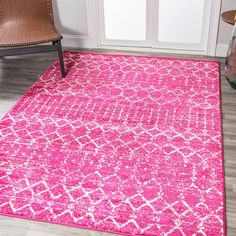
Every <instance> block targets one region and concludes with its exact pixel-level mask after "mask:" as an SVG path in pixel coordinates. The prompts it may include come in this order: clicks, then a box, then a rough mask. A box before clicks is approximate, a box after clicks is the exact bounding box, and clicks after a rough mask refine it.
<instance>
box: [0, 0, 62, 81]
mask: <svg viewBox="0 0 236 236" xmlns="http://www.w3.org/2000/svg"><path fill="white" fill-rule="evenodd" d="M61 39H62V36H61V34H60V33H59V32H58V30H57V29H56V27H55V24H54V19H53V10H52V0H20V1H19V0H0V57H3V56H13V55H21V54H31V53H40V52H50V51H58V54H59V59H60V64H61V74H62V77H65V76H66V73H65V69H64V62H63V55H62V46H61ZM48 42H51V43H52V44H51V45H46V44H45V45H39V44H42V43H48ZM1 48H3V49H1Z"/></svg>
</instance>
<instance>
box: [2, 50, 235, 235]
mask: <svg viewBox="0 0 236 236" xmlns="http://www.w3.org/2000/svg"><path fill="white" fill-rule="evenodd" d="M103 51H104V50H103ZM105 52H107V51H105ZM109 52H112V53H116V52H114V51H109ZM122 53H123V54H124V52H122ZM126 53H129V54H134V53H131V52H126ZM136 54H140V53H136ZM142 55H144V53H142ZM145 55H151V54H146V53H145ZM152 55H155V54H152ZM156 55H157V54H156ZM158 55H160V54H158ZM165 56H166V55H165ZM168 56H171V57H173V56H174V55H168ZM55 57H56V54H55V53H44V54H38V55H33V56H31V55H30V56H29V55H28V56H20V57H11V58H9V57H8V58H4V59H0V117H1V116H2V115H3V114H4V113H6V112H7V111H8V109H9V108H10V107H11V106H12V105H13V104H14V103H15V102H16V101H17V100H18V99H19V97H20V96H22V95H23V94H24V92H25V91H26V90H27V89H28V88H29V86H30V85H32V83H33V82H34V81H35V80H36V78H37V77H38V76H39V75H40V74H41V73H42V72H43V71H44V70H45V69H46V68H47V67H48V66H49V65H50V64H51V62H52V61H53V60H54V59H55ZM178 57H182V56H179V55H178ZM188 57H190V56H188ZM195 58H202V57H199V56H198V57H196V56H195ZM211 59H212V58H211ZM213 59H216V60H218V59H217V58H213ZM223 64H224V60H223V59H221V67H222V70H221V75H222V76H221V79H222V86H221V88H222V107H223V133H224V152H225V175H226V176H225V183H226V184H225V185H226V186H225V188H226V205H227V235H228V236H235V235H236V90H233V89H231V88H230V87H229V85H228V83H227V82H226V80H225V78H224V71H223V66H224V65H223ZM95 235H97V236H102V235H103V236H105V235H112V234H107V233H101V232H94V231H90V230H84V229H78V228H72V227H66V226H61V225H53V224H47V223H40V222H35V221H29V220H22V219H16V218H10V217H3V216H0V236H95ZM113 235H114V234H113ZM212 236H213V235H212ZM214 236H217V235H214Z"/></svg>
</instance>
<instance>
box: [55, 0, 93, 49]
mask: <svg viewBox="0 0 236 236" xmlns="http://www.w3.org/2000/svg"><path fill="white" fill-rule="evenodd" d="M94 1H95V2H96V0H54V1H53V10H54V19H55V23H56V25H57V27H58V29H59V31H60V32H61V34H62V35H63V36H64V39H63V42H62V43H63V45H64V46H69V47H85V48H93V47H96V46H97V32H96V29H93V25H94V24H93V22H92V21H93V20H95V19H96V11H95V9H94V7H93V4H94ZM88 11H89V13H88ZM88 14H92V15H93V16H94V18H93V17H89V18H88V17H87V15H88Z"/></svg>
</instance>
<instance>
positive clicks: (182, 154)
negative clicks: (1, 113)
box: [0, 51, 225, 236]
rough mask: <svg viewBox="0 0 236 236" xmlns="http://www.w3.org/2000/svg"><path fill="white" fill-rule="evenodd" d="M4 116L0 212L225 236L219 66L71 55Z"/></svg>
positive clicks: (134, 231) (112, 227)
mask: <svg viewBox="0 0 236 236" xmlns="http://www.w3.org/2000/svg"><path fill="white" fill-rule="evenodd" d="M64 57H65V63H66V67H67V70H68V75H67V77H66V78H64V79H62V78H61V77H60V67H59V63H58V61H57V62H55V63H54V64H53V65H52V66H51V67H50V68H49V69H48V70H47V71H46V72H45V73H44V74H43V75H42V76H41V77H40V78H39V79H38V80H37V82H36V83H35V84H34V85H33V86H32V87H31V88H30V89H29V90H28V91H27V93H26V94H25V95H24V96H23V97H22V98H21V99H20V100H19V102H18V103H17V104H16V105H15V106H14V107H13V108H12V109H11V111H10V112H9V113H8V114H6V115H5V117H4V118H3V119H2V120H1V121H0V214H1V215H7V216H14V217H22V218H27V219H33V220H39V221H46V222H50V223H58V224H65V225H70V226H76V227H82V228H88V229H95V230H100V231H108V232H113V233H120V234H128V235H156V236H158V235H168V236H178V235H187V236H189V235H195V236H200V235H208V236H220V235H225V229H224V228H225V219H224V214H225V212H224V211H225V210H224V172H223V153H222V130H221V110H220V86H219V83H220V82H219V65H218V63H216V62H210V61H194V60H183V59H168V58H158V57H144V56H140V57H135V56H121V55H105V54H91V53H79V52H69V51H68V52H65V53H64Z"/></svg>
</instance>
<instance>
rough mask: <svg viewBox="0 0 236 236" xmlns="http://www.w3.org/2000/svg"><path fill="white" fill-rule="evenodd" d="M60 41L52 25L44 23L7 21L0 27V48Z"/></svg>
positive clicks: (60, 37) (59, 36) (59, 35)
mask: <svg viewBox="0 0 236 236" xmlns="http://www.w3.org/2000/svg"><path fill="white" fill-rule="evenodd" d="M60 39H62V36H61V34H60V33H59V32H58V31H57V29H56V28H55V27H54V25H51V24H48V23H46V24H45V22H41V21H40V20H39V21H35V22H30V23H28V22H22V23H19V22H17V23H16V22H14V21H8V22H6V23H5V24H2V25H1V26H0V47H20V46H30V45H35V44H40V43H46V42H52V41H57V40H60Z"/></svg>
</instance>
